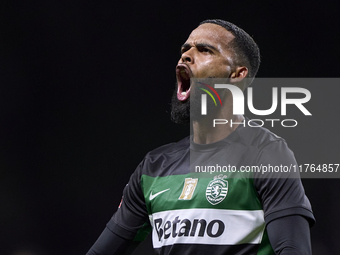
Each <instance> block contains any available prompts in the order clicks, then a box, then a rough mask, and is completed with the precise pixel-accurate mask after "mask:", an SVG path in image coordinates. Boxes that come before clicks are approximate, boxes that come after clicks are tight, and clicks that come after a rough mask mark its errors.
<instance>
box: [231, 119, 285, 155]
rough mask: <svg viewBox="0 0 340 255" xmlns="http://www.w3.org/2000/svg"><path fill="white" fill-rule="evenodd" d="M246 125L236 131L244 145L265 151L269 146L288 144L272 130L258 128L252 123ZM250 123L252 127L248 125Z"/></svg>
mask: <svg viewBox="0 0 340 255" xmlns="http://www.w3.org/2000/svg"><path fill="white" fill-rule="evenodd" d="M246 120H247V119H246ZM246 123H247V125H245V126H244V127H243V126H241V127H240V128H238V129H236V132H237V133H238V138H239V141H240V142H241V143H244V145H246V146H251V147H255V148H257V149H263V148H265V147H266V146H268V145H275V144H280V143H283V144H287V143H286V141H285V140H284V139H283V138H282V137H280V136H278V135H276V134H275V133H273V132H271V131H270V130H268V129H266V128H264V127H261V126H258V125H256V124H255V123H254V122H251V121H249V122H248V121H246ZM248 123H249V124H250V125H248Z"/></svg>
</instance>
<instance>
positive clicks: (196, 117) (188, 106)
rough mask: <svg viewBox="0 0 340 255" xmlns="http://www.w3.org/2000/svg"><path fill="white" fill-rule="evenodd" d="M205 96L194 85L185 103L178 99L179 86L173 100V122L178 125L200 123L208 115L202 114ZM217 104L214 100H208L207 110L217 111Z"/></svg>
mask: <svg viewBox="0 0 340 255" xmlns="http://www.w3.org/2000/svg"><path fill="white" fill-rule="evenodd" d="M202 94H205V92H204V91H202V90H200V89H198V88H197V86H195V84H193V85H192V88H191V91H190V97H189V98H188V99H187V100H185V101H180V100H178V99H177V85H176V89H175V90H174V93H173V94H172V98H171V120H172V121H173V122H175V123H177V124H190V123H191V122H192V121H200V120H202V119H203V118H205V117H206V116H207V115H202V114H201V95H202ZM214 107H215V104H214V102H213V101H212V100H207V108H208V110H209V109H215V108H214Z"/></svg>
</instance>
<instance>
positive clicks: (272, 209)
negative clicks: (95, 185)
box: [88, 20, 314, 255]
mask: <svg viewBox="0 0 340 255" xmlns="http://www.w3.org/2000/svg"><path fill="white" fill-rule="evenodd" d="M259 64H260V53H259V49H258V46H257V45H256V43H255V42H254V41H253V39H252V38H251V37H250V36H249V35H248V34H247V33H246V32H245V31H243V30H242V29H240V28H239V27H237V26H235V25H234V24H232V23H229V22H226V21H223V20H205V21H203V22H202V23H201V24H200V25H199V26H198V27H197V28H196V29H195V30H193V31H192V33H191V34H190V36H189V38H188V39H187V41H186V42H185V43H184V44H183V46H182V48H181V58H180V60H179V62H178V65H177V67H176V77H177V87H176V91H175V93H174V96H173V98H172V113H171V117H172V119H173V121H175V122H176V123H189V124H191V125H192V130H193V135H191V136H189V137H187V138H184V139H183V140H181V141H179V142H177V143H172V144H168V145H165V146H162V147H160V148H157V149H155V150H153V151H151V152H149V153H148V154H147V155H146V157H145V158H144V160H143V161H142V162H141V163H140V165H139V166H138V167H137V169H136V170H135V172H134V173H133V174H132V176H131V178H130V181H129V183H128V185H127V186H126V187H125V189H124V192H123V199H122V202H121V204H120V206H119V208H118V210H117V212H116V213H115V214H114V215H113V217H112V218H111V220H110V221H109V222H108V224H107V226H106V228H105V229H104V231H103V233H102V234H101V235H100V237H99V238H98V240H97V241H96V242H95V244H94V245H93V246H92V248H91V249H90V251H89V252H88V255H106V254H107V255H109V254H110V255H112V254H126V253H129V252H131V251H132V250H133V248H134V247H135V246H136V244H138V243H139V242H140V241H142V240H143V239H144V238H145V237H146V235H147V234H148V233H149V232H152V242H153V246H154V250H155V253H156V254H183V255H186V254H194V255H196V254H221V255H222V254H266V255H267V254H289V255H292V254H299V255H301V254H311V243H310V232H309V228H310V225H312V224H313V223H314V217H313V213H312V210H311V205H310V203H309V201H308V198H307V197H306V196H305V192H304V189H303V186H302V184H301V180H300V178H299V177H298V176H294V175H290V174H287V175H281V176H276V177H275V176H271V175H268V176H266V178H260V177H258V176H257V175H256V174H254V175H251V176H235V175H234V176H233V173H220V172H218V171H216V173H215V175H214V174H213V175H211V174H210V175H207V174H205V175H204V174H203V175H202V176H201V175H200V173H194V172H193V171H191V170H192V168H193V164H194V165H195V166H196V165H197V166H198V165H199V166H201V168H200V167H199V171H201V172H206V168H205V170H203V168H204V167H203V165H204V164H205V165H207V163H208V165H209V164H211V163H212V162H213V164H214V165H215V166H217V165H218V166H220V167H221V166H222V165H224V166H227V165H229V166H230V165H231V166H233V167H235V169H241V167H242V166H260V165H261V166H262V165H272V166H277V165H291V164H293V165H296V161H295V158H294V155H293V153H292V152H291V151H290V149H289V148H288V146H287V144H286V142H285V141H284V140H283V139H282V138H280V137H278V136H276V135H275V134H273V133H271V132H270V131H268V130H267V129H265V128H262V127H256V128H254V127H253V125H254V124H253V125H252V126H249V125H246V123H248V122H247V121H246V120H247V119H246V118H245V117H243V116H242V115H233V98H232V93H230V91H229V90H226V89H225V90H221V91H219V93H218V94H219V100H220V102H221V106H220V107H219V108H213V110H211V111H210V112H209V114H201V110H202V108H201V98H202V93H204V92H203V91H205V90H204V89H199V86H200V85H202V86H207V88H208V87H209V88H210V89H211V88H212V86H210V85H206V84H205V83H204V82H200V81H204V79H206V78H219V79H222V80H225V83H228V84H232V85H234V86H237V87H238V88H239V89H241V90H244V89H245V88H246V87H247V86H248V85H249V84H250V83H251V82H252V80H253V79H254V77H255V75H256V73H257V70H258V68H259ZM200 79H201V80H200ZM194 81H196V82H194ZM212 89H213V88H212ZM213 91H214V89H213ZM215 92H216V91H215ZM207 108H208V109H212V108H211V107H210V108H209V105H208V107H207ZM221 117H223V119H228V120H230V122H232V123H233V125H217V126H216V127H214V126H213V125H212V119H216V118H221ZM193 155H195V156H193ZM217 168H218V167H217ZM196 170H197V168H196ZM215 170H218V169H214V172H215Z"/></svg>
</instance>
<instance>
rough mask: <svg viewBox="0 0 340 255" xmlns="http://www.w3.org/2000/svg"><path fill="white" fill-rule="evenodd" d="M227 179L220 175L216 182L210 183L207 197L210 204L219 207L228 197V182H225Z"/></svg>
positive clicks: (206, 192) (216, 177) (206, 193)
mask: <svg viewBox="0 0 340 255" xmlns="http://www.w3.org/2000/svg"><path fill="white" fill-rule="evenodd" d="M226 177H227V176H225V175H224V176H223V175H218V176H215V177H214V180H212V181H211V182H209V184H208V187H207V189H206V191H205V196H206V198H207V200H208V202H209V203H210V204H212V205H217V204H219V203H221V202H222V201H223V200H224V199H225V197H226V196H227V193H228V181H226V180H224V178H226Z"/></svg>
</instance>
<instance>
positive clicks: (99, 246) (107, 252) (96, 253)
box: [86, 227, 131, 255]
mask: <svg viewBox="0 0 340 255" xmlns="http://www.w3.org/2000/svg"><path fill="white" fill-rule="evenodd" d="M130 243H131V241H130V240H128V239H125V238H123V237H120V236H118V235H116V234H115V233H113V232H112V231H111V230H110V229H108V228H107V227H106V228H105V229H104V231H103V232H102V233H101V235H100V236H99V238H98V239H97V241H96V242H95V243H94V244H93V246H92V247H91V249H90V250H89V251H88V252H87V253H86V255H116V254H122V253H123V252H124V251H125V250H126V249H127V247H128V246H129V244H130Z"/></svg>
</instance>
